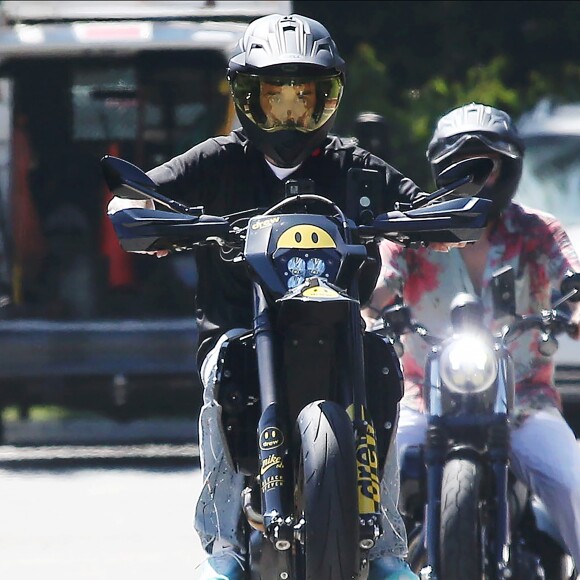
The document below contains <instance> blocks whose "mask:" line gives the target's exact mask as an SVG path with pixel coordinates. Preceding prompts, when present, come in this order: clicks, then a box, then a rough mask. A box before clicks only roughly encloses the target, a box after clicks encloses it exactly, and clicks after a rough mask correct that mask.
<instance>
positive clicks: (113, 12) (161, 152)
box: [0, 0, 291, 412]
mask: <svg viewBox="0 0 580 580" xmlns="http://www.w3.org/2000/svg"><path fill="white" fill-rule="evenodd" d="M290 12H291V2H283V1H260V2H253V1H250V2H238V1H231V0H227V1H219V0H205V1H197V2H196V1H192V2H137V1H134V2H133V1H118V0H117V1H115V2H108V1H107V2H98V1H97V2H68V1H66V2H50V1H42V2H33V1H30V2H10V1H8V2H6V1H5V2H1V3H0V317H1V318H2V320H0V411H1V409H2V407H3V406H6V405H10V404H18V405H20V406H21V407H22V408H23V409H26V408H27V407H28V406H29V405H33V404H36V403H46V402H50V403H55V404H59V403H60V404H63V405H67V406H73V407H74V406H77V405H78V406H80V407H87V406H89V407H94V408H97V409H99V410H104V411H107V412H108V411H109V410H114V409H116V408H117V407H119V408H121V407H123V408H125V409H128V408H131V405H132V400H133V399H132V398H134V396H135V393H136V392H137V390H138V389H137V387H138V386H140V387H143V388H145V387H147V388H149V389H150V391H151V393H153V394H159V398H157V399H156V400H157V402H158V403H159V401H163V402H164V403H163V404H165V403H168V404H172V405H173V406H174V407H175V406H179V405H181V406H182V407H183V408H191V407H190V405H191V404H192V397H193V396H194V393H195V391H196V389H195V386H194V384H193V383H194V382H195V380H196V379H195V368H196V366H195V355H196V322H195V316H194V314H195V313H194V304H193V292H194V287H195V280H196V271H195V264H194V261H193V259H192V258H191V256H185V259H182V258H181V257H178V256H171V257H169V258H168V259H167V260H155V259H151V258H150V257H149V256H140V255H131V254H127V253H125V252H122V251H120V248H119V245H118V242H117V241H116V239H115V237H114V234H113V232H112V229H111V226H110V223H109V220H108V218H107V217H106V214H105V208H106V204H107V203H108V200H109V196H110V193H109V192H108V190H107V189H106V187H105V185H104V181H103V179H102V175H101V171H100V166H99V160H100V159H101V157H102V156H103V155H105V154H112V155H116V156H120V157H123V158H125V159H128V160H130V161H131V162H133V163H135V164H136V165H138V166H140V167H141V168H143V169H145V170H147V169H150V168H152V167H153V166H155V165H157V164H159V163H162V162H163V161H165V160H167V159H169V158H170V157H172V156H173V155H175V154H177V153H180V152H183V151H185V150H186V149H188V148H189V147H191V146H193V145H195V144H196V143H197V142H199V141H202V140H204V139H206V138H208V137H211V136H213V135H217V134H222V133H227V132H229V131H230V130H231V129H232V128H233V126H234V124H235V123H236V119H235V115H234V109H233V106H232V101H231V98H230V94H229V88H228V85H227V82H226V80H225V72H226V68H227V62H228V59H229V56H230V54H231V52H232V51H233V49H234V47H235V45H236V43H237V41H238V40H239V38H240V37H241V35H242V33H243V31H244V29H245V27H246V25H247V23H248V22H249V21H251V20H253V19H255V18H257V17H259V16H262V15H265V14H270V13H280V14H289V13H290ZM6 295H9V298H10V301H11V305H10V306H9V307H7V308H1V306H2V304H3V302H2V298H3V296H6ZM178 393H181V395H179V394H178ZM184 393H185V395H184ZM153 394H152V395H151V397H149V400H152V399H154V398H155V397H154V396H153ZM181 396H185V399H183V398H181V399H180V397H181ZM184 400H185V401H186V403H185V404H184V403H183V401H184ZM145 404H146V403H145V402H144V400H141V402H139V403H135V405H134V406H133V410H134V411H135V412H137V411H138V409H137V407H138V406H139V405H141V407H143V406H144V405H145ZM159 404H161V403H159Z"/></svg>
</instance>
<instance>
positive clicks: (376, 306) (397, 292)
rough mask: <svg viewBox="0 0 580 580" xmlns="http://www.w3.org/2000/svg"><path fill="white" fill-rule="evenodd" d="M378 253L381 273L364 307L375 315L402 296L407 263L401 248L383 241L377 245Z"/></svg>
mask: <svg viewBox="0 0 580 580" xmlns="http://www.w3.org/2000/svg"><path fill="white" fill-rule="evenodd" d="M406 251H412V250H406ZM379 252H380V256H381V271H380V274H379V277H378V280H377V284H376V286H375V289H374V291H373V293H372V295H371V297H370V299H369V300H368V302H367V303H366V305H365V306H366V308H368V309H369V310H371V311H372V312H375V311H376V313H377V314H378V313H379V312H380V311H381V310H382V309H383V308H385V307H387V306H390V305H391V304H392V303H393V302H394V301H395V299H396V298H397V297H399V296H403V288H404V281H405V279H406V277H407V262H406V260H405V257H404V256H405V254H404V247H403V246H401V245H399V244H395V243H394V242H390V241H389V240H384V241H382V242H381V243H380V244H379Z"/></svg>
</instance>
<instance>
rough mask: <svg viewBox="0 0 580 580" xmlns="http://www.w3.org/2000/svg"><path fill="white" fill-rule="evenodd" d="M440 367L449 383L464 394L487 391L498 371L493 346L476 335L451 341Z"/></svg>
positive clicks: (453, 388)
mask: <svg viewBox="0 0 580 580" xmlns="http://www.w3.org/2000/svg"><path fill="white" fill-rule="evenodd" d="M439 368H440V373H441V379H442V380H443V382H444V384H445V385H446V387H447V388H448V389H449V390H450V391H451V392H454V393H458V394H462V395H469V394H473V393H479V392H481V391H485V390H486V389H488V388H489V387H490V386H491V385H492V384H493V382H494V381H495V379H496V377H497V372H498V371H497V360H496V357H495V354H494V352H493V349H492V348H491V347H490V345H489V344H487V343H486V342H484V341H482V340H481V339H479V338H477V337H475V336H461V337H458V338H456V339H455V340H453V341H451V342H450V343H449V344H447V345H446V346H445V347H444V348H443V350H442V351H441V357H440V367H439Z"/></svg>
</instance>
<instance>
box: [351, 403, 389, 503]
mask: <svg viewBox="0 0 580 580" xmlns="http://www.w3.org/2000/svg"><path fill="white" fill-rule="evenodd" d="M347 412H348V414H349V416H350V418H351V420H352V419H353V418H354V406H353V405H351V406H350V407H349V408H348V409H347ZM362 419H363V421H364V426H363V427H361V429H360V431H359V433H358V434H357V440H356V466H357V484H358V506H359V513H360V514H370V513H377V512H379V511H380V507H381V493H380V481H379V460H378V455H377V438H376V435H375V430H374V428H373V426H372V425H371V424H370V423H369V422H368V421H366V420H365V410H364V408H363V409H362Z"/></svg>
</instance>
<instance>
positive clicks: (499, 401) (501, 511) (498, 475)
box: [488, 351, 515, 580]
mask: <svg viewBox="0 0 580 580" xmlns="http://www.w3.org/2000/svg"><path fill="white" fill-rule="evenodd" d="M513 377H514V375H513V368H512V362H511V359H510V357H509V355H508V354H507V352H503V353H501V351H500V356H499V357H498V378H497V391H496V393H497V394H496V401H495V405H494V411H495V417H494V422H493V423H492V424H491V425H490V428H489V433H488V449H489V456H490V460H491V468H492V473H493V478H494V483H495V504H496V522H495V530H494V536H495V545H494V551H495V554H494V555H495V559H494V563H495V571H494V573H495V574H496V578H497V579H498V580H503V579H504V578H509V577H511V570H510V568H509V566H510V545H511V538H510V526H509V522H510V515H509V506H508V462H509V456H508V449H509V437H510V435H509V425H508V414H509V411H510V408H511V404H512V401H513V396H514V389H515V385H514V378H513Z"/></svg>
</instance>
